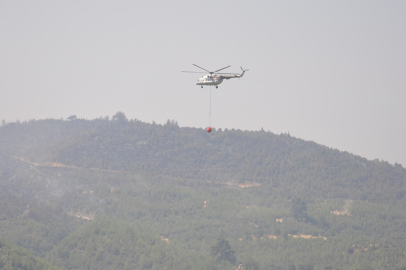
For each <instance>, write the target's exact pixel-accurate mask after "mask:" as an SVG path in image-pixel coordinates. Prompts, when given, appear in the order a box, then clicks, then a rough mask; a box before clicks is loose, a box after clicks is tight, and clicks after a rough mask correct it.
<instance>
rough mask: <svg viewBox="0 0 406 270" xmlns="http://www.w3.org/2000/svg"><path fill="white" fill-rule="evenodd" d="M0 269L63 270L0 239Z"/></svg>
mask: <svg viewBox="0 0 406 270" xmlns="http://www.w3.org/2000/svg"><path fill="white" fill-rule="evenodd" d="M0 269H2V270H58V269H59V270H63V269H64V268H59V267H55V266H53V265H52V264H50V263H49V262H47V261H45V260H44V259H41V258H39V257H36V256H34V255H32V254H31V253H30V252H29V251H27V250H24V249H23V248H21V247H18V246H16V245H13V244H11V243H10V242H8V241H6V240H4V239H0Z"/></svg>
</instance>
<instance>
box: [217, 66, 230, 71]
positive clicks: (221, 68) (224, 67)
mask: <svg viewBox="0 0 406 270" xmlns="http://www.w3.org/2000/svg"><path fill="white" fill-rule="evenodd" d="M229 67H231V66H228V67H224V68H220V69H219V70H216V71H213V73H216V72H217V71H220V70H223V69H226V68H229Z"/></svg>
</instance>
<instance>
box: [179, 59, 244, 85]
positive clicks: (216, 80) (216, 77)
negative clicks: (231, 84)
mask: <svg viewBox="0 0 406 270" xmlns="http://www.w3.org/2000/svg"><path fill="white" fill-rule="evenodd" d="M192 65H194V66H195V67H198V68H200V69H203V70H204V71H206V72H208V73H209V74H208V75H206V76H203V77H201V78H200V79H199V80H197V82H196V85H200V86H201V88H203V85H215V86H216V88H218V85H219V84H220V83H222V82H223V80H224V79H226V80H229V79H233V78H241V77H242V76H244V73H245V72H246V71H248V69H245V70H244V69H243V68H242V67H240V68H241V70H242V73H241V74H239V73H219V72H218V71H220V70H223V69H226V68H229V67H231V66H227V67H224V68H220V69H218V70H216V71H208V70H207V69H205V68H202V67H199V66H198V65H195V64H192ZM182 72H187V73H206V72H201V71H182Z"/></svg>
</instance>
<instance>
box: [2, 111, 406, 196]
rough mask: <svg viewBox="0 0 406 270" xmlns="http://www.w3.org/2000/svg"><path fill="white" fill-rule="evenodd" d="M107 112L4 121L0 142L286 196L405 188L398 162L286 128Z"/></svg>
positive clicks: (405, 175) (6, 148) (71, 159)
mask: <svg viewBox="0 0 406 270" xmlns="http://www.w3.org/2000/svg"><path fill="white" fill-rule="evenodd" d="M113 118H114V119H115V120H110V121H109V120H107V119H96V120H92V121H84V120H73V121H62V120H43V121H31V122H28V123H18V124H16V123H13V124H7V125H5V126H4V127H2V128H1V129H0V147H1V149H3V150H2V151H3V152H5V153H9V154H10V155H19V156H23V157H25V158H26V157H28V158H30V159H31V160H32V161H40V162H43V161H49V162H59V163H63V164H67V165H73V166H77V167H84V168H90V167H92V168H100V169H106V170H124V171H140V170H142V171H149V172H153V173H158V174H161V175H165V176H166V177H181V178H189V179H194V180H211V181H215V182H219V183H225V182H230V181H231V182H236V183H244V182H258V183H266V184H269V185H271V186H272V187H274V188H276V189H277V190H278V192H282V193H283V194H285V195H286V196H290V195H296V196H297V195H299V194H300V195H301V196H316V197H323V196H324V197H325V198H348V199H355V200H357V199H362V200H375V201H377V200H391V199H393V198H401V197H403V196H404V195H405V194H406V190H405V186H404V184H405V182H406V181H405V179H406V170H405V169H404V168H403V167H402V166H401V165H398V164H396V165H394V166H393V165H390V164H389V163H387V162H384V161H378V160H374V161H368V160H367V159H365V158H361V157H359V156H355V155H353V154H350V153H347V152H341V151H339V150H335V149H331V148H328V147H325V146H322V145H318V144H316V143H314V142H308V141H304V140H301V139H297V138H293V137H291V136H289V135H287V134H281V135H275V134H273V133H270V132H265V131H258V132H252V131H240V130H224V131H220V130H217V131H214V132H213V133H211V134H207V133H206V132H204V131H203V130H202V129H195V128H180V127H179V126H178V125H177V124H176V122H174V121H168V123H167V124H165V125H156V124H146V123H142V122H140V121H137V120H131V121H128V120H127V119H126V118H125V116H124V115H123V114H118V115H116V116H115V117H113ZM17 135H18V136H17Z"/></svg>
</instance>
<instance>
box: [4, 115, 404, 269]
mask: <svg viewBox="0 0 406 270" xmlns="http://www.w3.org/2000/svg"><path fill="white" fill-rule="evenodd" d="M405 184H406V170H405V169H404V168H403V167H402V166H401V165H399V164H395V165H391V164H389V163H387V162H384V161H379V160H374V161H369V160H367V159H365V158H362V157H359V156H355V155H353V154H350V153H347V152H341V151H339V150H336V149H331V148H328V147H326V146H322V145H318V144H316V143H314V142H308V141H304V140H301V139H298V138H294V137H291V136H290V135H289V134H281V135H276V134H273V133H271V132H265V131H257V132H252V131H241V130H215V131H214V132H212V133H211V134H207V133H206V132H204V130H203V129H196V128H180V127H179V126H178V125H177V123H176V122H175V121H168V122H167V123H166V124H165V125H157V124H147V123H143V122H141V121H138V120H128V119H126V117H125V115H124V114H122V113H117V114H116V115H115V116H114V117H113V118H112V119H108V118H100V119H95V120H83V119H73V120H67V121H64V120H53V119H49V120H39V121H34V120H33V121H29V122H25V123H8V124H5V125H3V126H2V127H0V189H1V191H2V192H3V193H2V194H5V195H4V196H1V200H0V201H1V202H2V204H1V202H0V206H1V207H2V209H4V210H2V211H1V212H0V213H1V218H0V236H1V237H3V238H7V239H8V240H9V241H11V242H13V243H16V244H18V245H21V246H22V247H25V248H27V249H30V250H32V251H33V252H34V253H35V254H37V255H39V256H42V257H44V258H47V260H49V261H50V262H52V263H54V264H55V265H59V266H63V267H66V268H68V269H82V268H81V267H83V265H86V267H85V268H83V269H101V268H100V267H101V266H100V265H105V266H106V268H103V269H117V267H119V268H123V269H125V268H126V267H127V268H129V269H134V268H136V269H191V268H193V269H235V268H236V266H233V265H232V263H231V262H228V261H227V260H225V261H224V260H220V261H219V260H217V261H216V260H214V257H213V256H212V255H211V247H213V245H215V243H216V241H217V239H218V237H224V238H225V239H227V241H229V243H230V245H231V248H232V249H233V250H234V251H235V257H236V261H235V262H234V263H242V264H243V265H245V266H246V267H245V269H293V267H295V269H301V270H302V269H400V268H401V267H402V266H406V260H405V259H404V258H405V255H406V230H405V228H406V214H405V213H404V210H403V209H404V205H405V203H406V198H405V194H406V190H405V188H406V186H405ZM7 196H8V198H7ZM3 198H4V199H3ZM27 204H29V205H30V206H29V207H27ZM24 213H25V214H24ZM110 227H111V228H114V229H113V230H111V229H109V228H110ZM95 228H99V229H98V230H99V231H101V232H103V233H95V230H96V229H95ZM140 228H143V229H140ZM146 228H148V229H146ZM140 230H141V231H145V233H142V232H141V231H140ZM126 232H127V233H130V235H133V236H131V237H132V238H131V237H126V235H127V233H126ZM140 239H144V240H142V241H143V242H145V243H146V244H144V248H139V249H136V247H142V245H139V244H129V243H139V241H141V240H140ZM114 243H115V244H114ZM89 245H90V246H89ZM114 245H116V246H117V245H118V246H120V248H121V247H122V248H123V252H121V251H120V252H119V253H118V251H117V250H116V249H115V247H114ZM106 246H108V247H106ZM90 247H91V248H90ZM81 250H83V252H79V251H81ZM152 250H156V252H157V253H156V254H158V255H156V254H155V253H154V252H155V251H154V252H153V251H152ZM77 252H79V253H77ZM75 254H80V256H78V255H75ZM97 254H99V255H97ZM151 254H155V255H151ZM159 254H165V255H159ZM142 256H143V257H142ZM140 258H142V260H141V259H140ZM125 262H128V263H127V264H125ZM125 265H126V266H125ZM124 266H125V267H124ZM250 267H251V268H250ZM329 267H330V268H329Z"/></svg>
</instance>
